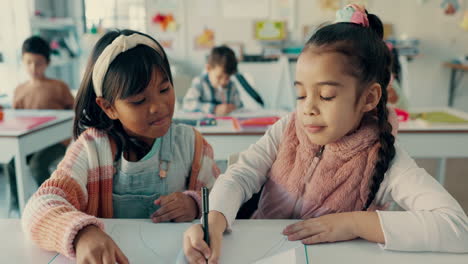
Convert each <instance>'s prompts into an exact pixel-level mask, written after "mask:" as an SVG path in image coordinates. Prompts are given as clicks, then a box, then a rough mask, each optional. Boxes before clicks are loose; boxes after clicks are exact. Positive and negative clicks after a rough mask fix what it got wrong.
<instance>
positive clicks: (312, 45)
mask: <svg viewBox="0 0 468 264" xmlns="http://www.w3.org/2000/svg"><path fill="white" fill-rule="evenodd" d="M368 19H369V24H370V27H367V28H366V27H363V26H361V25H358V24H355V23H347V22H341V23H336V24H332V25H328V26H325V27H323V28H321V29H319V30H318V31H317V32H316V33H315V34H314V35H313V36H312V37H311V38H310V39H309V41H307V43H306V46H305V48H304V51H303V52H305V51H307V50H309V49H313V51H314V52H338V53H341V54H343V55H345V56H346V57H347V58H348V62H349V65H348V67H346V68H347V69H348V70H349V74H351V75H352V76H354V77H356V78H357V80H358V81H359V84H360V85H359V88H358V91H357V95H358V96H357V99H356V102H355V103H357V100H358V99H359V97H360V96H361V94H362V92H363V91H364V90H365V88H366V87H368V86H369V85H370V84H372V83H374V82H377V83H378V84H380V86H381V90H382V97H381V98H380V101H379V103H378V105H377V109H376V110H375V118H376V120H377V122H378V127H379V140H380V148H379V157H378V160H377V163H376V164H375V170H374V174H373V176H372V180H371V183H370V192H369V195H368V198H367V201H366V203H365V205H364V208H363V210H367V209H368V208H369V206H370V205H371V203H372V202H373V200H374V198H375V195H376V193H377V191H378V190H379V187H380V184H381V183H382V181H383V178H384V174H385V172H386V171H387V170H388V168H389V165H390V163H391V161H392V160H393V158H394V156H395V147H394V142H395V138H394V137H393V135H392V133H391V132H392V126H391V124H390V123H389V122H388V119H387V118H388V111H387V85H388V83H389V81H390V74H391V65H392V63H391V62H392V59H391V55H390V51H389V49H388V48H387V46H386V45H385V43H384V41H383V39H382V38H383V25H382V22H381V21H380V19H379V18H378V17H377V16H375V15H373V14H368Z"/></svg>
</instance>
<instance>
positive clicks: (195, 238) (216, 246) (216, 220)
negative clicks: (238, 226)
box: [184, 211, 226, 264]
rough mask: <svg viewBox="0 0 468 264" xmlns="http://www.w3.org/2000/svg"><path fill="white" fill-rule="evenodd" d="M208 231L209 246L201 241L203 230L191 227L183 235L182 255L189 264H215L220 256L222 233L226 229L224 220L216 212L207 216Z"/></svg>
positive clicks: (222, 216)
mask: <svg viewBox="0 0 468 264" xmlns="http://www.w3.org/2000/svg"><path fill="white" fill-rule="evenodd" d="M208 224H209V227H210V228H209V229H210V246H211V248H210V247H209V246H208V245H207V244H206V242H205V241H204V240H203V228H202V226H201V225H200V224H198V225H193V226H191V227H190V228H189V229H187V231H185V233H184V254H185V258H186V259H187V261H188V262H189V263H196V264H198V263H200V264H205V263H207V260H208V264H217V263H218V262H219V257H220V254H221V244H222V241H223V233H224V230H225V229H226V218H225V217H224V215H223V214H221V213H219V212H217V211H211V212H210V213H209V215H208Z"/></svg>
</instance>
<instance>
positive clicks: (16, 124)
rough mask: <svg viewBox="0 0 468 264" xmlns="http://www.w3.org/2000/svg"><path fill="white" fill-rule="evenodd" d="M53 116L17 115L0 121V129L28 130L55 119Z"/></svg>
mask: <svg viewBox="0 0 468 264" xmlns="http://www.w3.org/2000/svg"><path fill="white" fill-rule="evenodd" d="M56 118H57V117H55V116H17V117H13V118H9V119H4V120H2V121H0V131H1V130H3V131H12V130H18V131H21V130H29V129H33V128H35V127H37V126H39V125H42V124H44V123H47V122H49V121H52V120H54V119H56Z"/></svg>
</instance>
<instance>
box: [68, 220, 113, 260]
mask: <svg viewBox="0 0 468 264" xmlns="http://www.w3.org/2000/svg"><path fill="white" fill-rule="evenodd" d="M89 225H95V226H97V227H99V228H100V229H101V230H102V231H104V223H103V222H102V221H101V220H99V219H98V218H96V217H94V216H91V215H86V214H83V216H80V217H77V218H75V219H73V220H72V221H71V222H70V224H69V228H67V231H66V232H65V235H64V242H65V244H64V246H65V252H64V253H65V254H66V256H67V257H68V258H75V257H76V252H75V248H74V247H73V241H74V240H75V237H76V235H77V234H78V232H79V231H80V230H81V229H83V228H84V227H86V226H89Z"/></svg>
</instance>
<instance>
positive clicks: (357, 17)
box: [348, 4, 369, 27]
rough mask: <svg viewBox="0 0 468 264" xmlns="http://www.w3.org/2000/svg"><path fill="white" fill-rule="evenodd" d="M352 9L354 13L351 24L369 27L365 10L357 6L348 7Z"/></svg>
mask: <svg viewBox="0 0 468 264" xmlns="http://www.w3.org/2000/svg"><path fill="white" fill-rule="evenodd" d="M348 6H350V7H352V8H354V13H353V15H352V16H351V21H350V22H351V23H355V24H359V25H362V26H363V27H369V19H367V13H366V9H365V8H364V7H363V6H360V5H358V4H350V5H348Z"/></svg>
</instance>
